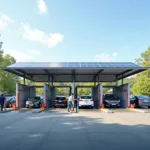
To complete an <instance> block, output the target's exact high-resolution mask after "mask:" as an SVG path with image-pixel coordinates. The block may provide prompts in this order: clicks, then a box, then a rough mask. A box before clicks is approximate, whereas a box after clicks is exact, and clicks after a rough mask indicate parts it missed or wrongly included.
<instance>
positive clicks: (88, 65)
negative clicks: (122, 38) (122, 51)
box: [9, 62, 141, 68]
mask: <svg viewBox="0 0 150 150" xmlns="http://www.w3.org/2000/svg"><path fill="white" fill-rule="evenodd" d="M9 68H141V66H139V65H137V64H135V63H132V62H18V63H15V64H13V65H11V66H9Z"/></svg>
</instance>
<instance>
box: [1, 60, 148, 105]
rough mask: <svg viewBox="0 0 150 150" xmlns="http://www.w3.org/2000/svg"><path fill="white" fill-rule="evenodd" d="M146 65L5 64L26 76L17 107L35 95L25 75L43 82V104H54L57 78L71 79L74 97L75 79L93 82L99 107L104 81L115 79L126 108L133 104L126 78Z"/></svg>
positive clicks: (17, 92)
mask: <svg viewBox="0 0 150 150" xmlns="http://www.w3.org/2000/svg"><path fill="white" fill-rule="evenodd" d="M146 69H147V68H143V67H141V66H139V65H137V64H134V63H126V62H120V63H117V62H111V63H110V62H106V63H101V62H80V63H79V62H57V63H45V62H43V63H38V62H34V63H24V62H23V63H21V62H18V63H15V64H13V65H11V66H8V67H6V68H3V70H5V71H8V72H11V73H13V74H16V75H18V76H20V77H23V78H24V84H23V85H22V84H17V85H16V95H17V101H16V105H17V107H18V108H22V107H25V102H26V100H27V98H28V97H31V96H35V95H36V92H35V88H36V87H34V86H27V85H25V79H28V80H31V81H32V82H44V85H43V89H44V105H45V107H46V108H50V107H53V101H54V98H55V96H56V92H55V91H56V88H57V87H55V86H54V84H53V83H54V82H71V83H72V86H71V87H70V93H74V94H75V98H76V97H77V87H76V86H75V83H76V82H92V83H94V86H92V87H91V89H92V92H91V94H92V98H93V100H94V107H95V108H100V107H101V106H102V104H103V85H102V82H116V86H114V87H113V93H114V94H115V95H117V96H118V97H119V99H120V101H121V107H122V108H127V107H129V105H130V101H129V96H130V85H129V84H124V83H123V79H124V78H126V77H129V76H131V75H134V74H137V73H140V72H142V71H144V70H146ZM119 80H122V84H121V85H118V81H119ZM85 88H86V87H85Z"/></svg>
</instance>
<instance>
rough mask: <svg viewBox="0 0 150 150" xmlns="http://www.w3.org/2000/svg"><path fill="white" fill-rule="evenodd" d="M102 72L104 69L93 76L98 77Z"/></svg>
mask: <svg viewBox="0 0 150 150" xmlns="http://www.w3.org/2000/svg"><path fill="white" fill-rule="evenodd" d="M103 71H104V69H100V70H99V71H98V72H97V73H96V74H95V76H98V75H100V74H101V73H102V72H103Z"/></svg>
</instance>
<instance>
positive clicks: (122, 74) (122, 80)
mask: <svg viewBox="0 0 150 150" xmlns="http://www.w3.org/2000/svg"><path fill="white" fill-rule="evenodd" d="M121 81H122V85H123V74H122V80H121Z"/></svg>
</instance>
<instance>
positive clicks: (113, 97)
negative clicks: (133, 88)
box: [105, 95, 117, 100]
mask: <svg viewBox="0 0 150 150" xmlns="http://www.w3.org/2000/svg"><path fill="white" fill-rule="evenodd" d="M105 98H106V99H108V100H114V99H117V96H115V95H105Z"/></svg>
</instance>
